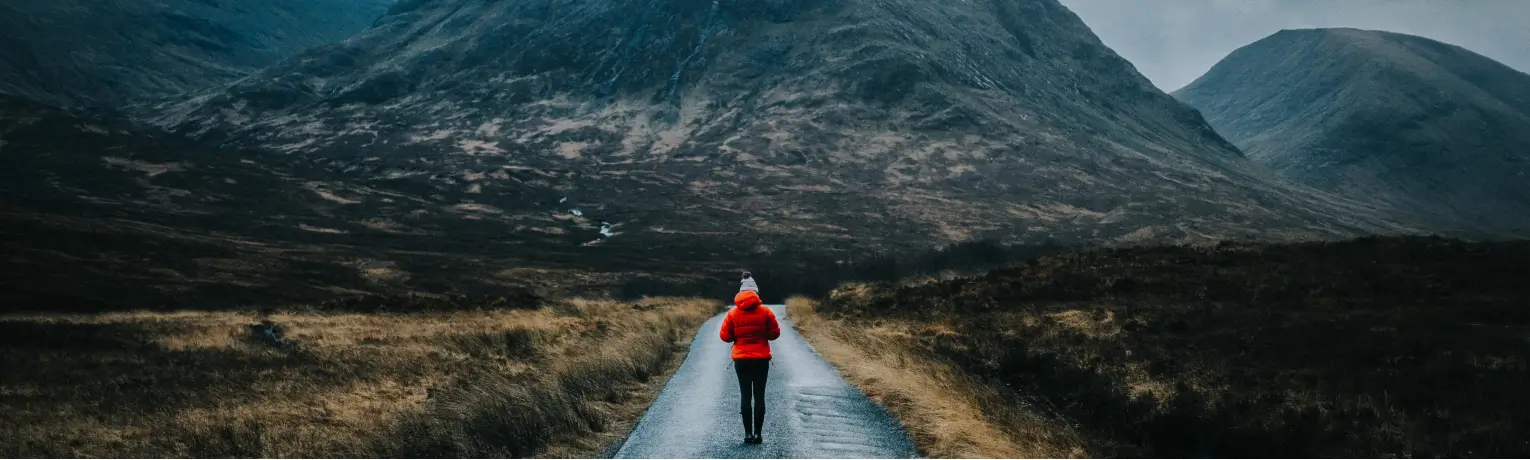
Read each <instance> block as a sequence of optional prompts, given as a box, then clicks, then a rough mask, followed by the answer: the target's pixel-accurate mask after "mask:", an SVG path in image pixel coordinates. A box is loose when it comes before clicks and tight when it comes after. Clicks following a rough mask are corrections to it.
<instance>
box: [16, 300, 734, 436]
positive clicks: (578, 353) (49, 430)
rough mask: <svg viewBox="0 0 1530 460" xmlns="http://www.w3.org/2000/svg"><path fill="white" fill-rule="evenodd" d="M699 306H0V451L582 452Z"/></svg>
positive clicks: (679, 341)
mask: <svg viewBox="0 0 1530 460" xmlns="http://www.w3.org/2000/svg"><path fill="white" fill-rule="evenodd" d="M716 310H717V306H716V304H715V303H714V302H709V301H697V300H685V299H649V300H643V301H640V302H636V303H620V302H611V301H590V300H572V301H565V302H561V303H559V304H557V305H556V306H549V307H544V308H525V307H520V308H509V307H501V306H492V307H485V308H481V309H475V310H473V311H444V310H441V311H435V310H432V311H423V312H414V313H326V312H322V311H315V310H314V309H308V308H302V309H296V310H293V311H287V312H263V313H262V312H194V311H187V312H170V313H162V312H126V313H106V314H96V315H25V316H17V315H12V316H4V317H0V367H3V368H4V369H6V370H7V371H6V372H4V373H0V412H4V413H5V414H6V417H4V418H3V420H0V456H4V457H203V458H207V457H398V456H413V457H443V456H444V457H462V456H467V457H483V456H511V457H529V456H538V455H544V454H546V453H547V452H549V451H550V450H553V451H557V452H559V453H560V455H571V456H591V455H594V454H596V453H598V449H599V448H600V447H602V446H590V445H583V444H581V443H582V442H583V439H584V438H587V437H590V435H591V434H602V432H603V431H611V430H613V429H616V428H618V427H619V426H620V425H622V424H623V423H627V422H628V421H627V420H625V419H624V418H626V417H630V416H631V415H632V414H634V413H636V412H635V411H634V410H633V409H632V407H633V406H635V405H637V406H640V405H645V404H646V401H642V400H638V399H635V398H637V397H638V396H641V395H642V394H643V392H642V391H639V390H641V389H642V388H644V387H645V386H653V385H652V383H653V382H651V381H650V380H651V379H653V378H654V377H656V376H660V375H662V374H663V372H664V371H665V370H666V369H665V368H666V365H667V364H668V363H671V362H672V361H673V357H674V356H675V355H677V354H678V353H677V352H679V351H682V350H683V349H684V348H683V347H684V341H685V340H687V339H688V338H689V337H690V335H691V334H693V333H694V332H695V328H696V327H698V326H699V325H700V324H701V323H702V322H704V321H705V320H706V319H707V318H708V317H710V316H711V315H712V314H714V313H715V312H716ZM382 311H390V310H388V309H383V310H382ZM276 329H279V330H280V331H281V336H280V338H281V341H280V342H271V341H270V340H269V339H266V338H264V337H267V336H265V335H263V333H262V332H259V331H265V330H276Z"/></svg>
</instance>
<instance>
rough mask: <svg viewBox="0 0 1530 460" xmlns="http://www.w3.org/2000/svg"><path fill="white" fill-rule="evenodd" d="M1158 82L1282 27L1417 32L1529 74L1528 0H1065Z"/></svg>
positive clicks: (1168, 86)
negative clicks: (1351, 28)
mask: <svg viewBox="0 0 1530 460" xmlns="http://www.w3.org/2000/svg"><path fill="white" fill-rule="evenodd" d="M1062 2H1063V4H1065V5H1067V6H1068V8H1069V9H1072V10H1073V12H1074V13H1077V14H1078V15H1079V17H1081V18H1083V19H1084V22H1085V23H1087V24H1089V27H1090V28H1091V29H1094V33H1095V34H1096V35H1099V36H1100V39H1101V40H1103V41H1104V42H1105V44H1106V45H1108V46H1110V47H1111V48H1112V49H1115V50H1116V53H1118V54H1120V55H1121V56H1123V57H1125V58H1126V59H1128V60H1130V61H1132V64H1134V65H1136V66H1137V70H1138V71H1139V72H1142V74H1143V75H1146V76H1147V77H1148V79H1151V80H1153V83H1154V84H1157V85H1158V87H1159V88H1160V89H1163V90H1164V91H1174V90H1176V89H1179V88H1181V87H1183V86H1185V85H1187V84H1189V83H1190V82H1191V81H1193V80H1195V79H1196V78H1197V77H1200V76H1201V74H1203V73H1205V72H1206V70H1208V69H1210V68H1211V66H1212V65H1213V64H1216V63H1217V61H1220V60H1221V59H1222V58H1223V57H1226V56H1227V54H1228V53H1231V52H1232V51H1233V50H1235V49H1238V48H1239V47H1241V46H1243V45H1247V44H1249V43H1253V42H1254V41H1257V40H1259V39H1261V38H1264V37H1267V36H1269V35H1270V34H1273V33H1275V32H1277V31H1279V30H1281V29H1304V28H1313V27H1354V28H1360V29H1374V30H1386V31H1391V32H1400V33H1405V34H1411V35H1418V36H1422V37H1427V38H1431V39H1435V40H1439V41H1442V42H1445V43H1450V44H1453V45H1459V46H1461V47H1463V48H1466V49H1469V50H1472V51H1475V52H1477V53H1480V54H1482V55H1484V56H1487V57H1490V58H1493V59H1495V60H1497V61H1499V62H1502V63H1504V64H1507V65H1508V66H1510V67H1513V68H1515V69H1517V70H1519V71H1521V72H1527V73H1530V0H1062Z"/></svg>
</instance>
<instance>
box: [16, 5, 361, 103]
mask: <svg viewBox="0 0 1530 460" xmlns="http://www.w3.org/2000/svg"><path fill="white" fill-rule="evenodd" d="M391 3H392V0H317V1H316V0H262V1H250V0H113V1H109V2H102V1H82V0H7V1H5V2H3V3H0V93H8V94H12V95H16V96H20V97H25V98H28V99H32V100H36V101H41V102H46V103H49V104H53V105H58V106H68V107H73V106H106V107H114V106H118V105H121V104H122V103H124V102H127V101H130V100H133V99H135V98H140V97H144V96H159V95H165V94H171V93H179V92H185V91H189V90H198V89H204V88H207V87H209V86H212V85H215V84H221V83H226V82H228V81H231V80H234V79H236V78H239V77H242V76H244V75H246V74H248V73H250V72H252V71H254V70H256V69H259V68H261V67H265V66H267V65H270V64H272V63H274V62H276V61H277V60H280V59H282V58H286V57H288V56H291V55H293V54H296V53H298V52H301V51H303V50H306V49H309V48H312V47H315V46H319V45H324V44H328V43H333V42H336V41H340V40H343V39H345V38H346V37H349V36H351V35H353V34H355V33H356V32H358V31H360V30H362V29H364V28H366V27H367V26H368V25H370V24H371V23H372V21H374V20H375V19H377V17H379V16H381V15H382V13H383V12H384V11H385V10H386V9H387V7H388V5H389V4H391Z"/></svg>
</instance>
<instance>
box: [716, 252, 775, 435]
mask: <svg viewBox="0 0 1530 460" xmlns="http://www.w3.org/2000/svg"><path fill="white" fill-rule="evenodd" d="M745 281H750V280H749V279H748V278H745ZM733 305H734V307H737V308H734V309H732V310H729V311H728V315H727V316H725V317H723V323H722V332H720V335H721V336H722V340H723V341H724V342H728V343H732V344H733V353H732V357H733V370H734V371H735V372H737V373H738V391H739V414H741V415H742V416H743V419H744V443H746V444H759V443H762V442H764V440H763V438H761V436H760V434H761V433H762V432H763V431H764V428H765V380H766V377H768V376H769V375H770V341H772V340H775V339H778V338H780V337H781V323H779V322H777V321H776V313H775V312H774V311H771V310H770V307H766V306H765V305H764V303H763V302H761V301H760V295H759V293H757V292H755V291H749V290H741V291H739V293H738V295H736V296H734V297H733ZM751 402H753V405H752V406H751V404H750V403H751Z"/></svg>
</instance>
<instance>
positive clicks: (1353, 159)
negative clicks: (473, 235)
mask: <svg viewBox="0 0 1530 460" xmlns="http://www.w3.org/2000/svg"><path fill="white" fill-rule="evenodd" d="M1175 95H1176V96H1177V97H1179V98H1180V99H1182V100H1184V101H1186V102H1188V103H1190V104H1192V105H1194V106H1195V107H1197V108H1199V109H1200V110H1201V112H1202V113H1204V114H1205V116H1206V118H1207V119H1208V121H1210V122H1211V124H1212V125H1213V126H1214V127H1216V129H1217V131H1218V132H1220V133H1221V134H1222V135H1224V136H1226V137H1227V139H1228V140H1231V141H1232V142H1233V143H1235V144H1237V145H1238V146H1239V147H1241V148H1242V149H1243V150H1244V151H1245V152H1246V153H1247V154H1248V155H1249V157H1250V158H1252V159H1253V160H1255V161H1257V162H1259V163H1263V164H1265V165H1267V166H1269V167H1271V168H1273V169H1274V170H1276V171H1279V172H1280V173H1283V174H1284V175H1286V176H1287V177H1289V178H1291V179H1294V180H1296V181H1300V182H1303V183H1306V184H1308V185H1312V186H1315V187H1317V188H1320V189H1325V190H1327V191H1331V192H1334V193H1336V194H1339V195H1344V196H1348V197H1351V198H1354V199H1358V200H1365V201H1369V202H1372V203H1374V206H1375V207H1376V208H1377V209H1378V210H1379V211H1380V212H1382V213H1384V214H1386V215H1388V216H1390V217H1391V218H1392V219H1395V220H1400V221H1406V222H1417V223H1419V224H1420V225H1421V226H1423V227H1426V228H1428V229H1430V230H1433V231H1437V232H1442V233H1447V234H1457V235H1467V236H1477V237H1502V236H1520V237H1523V236H1526V235H1530V174H1527V172H1530V75H1526V74H1524V73H1522V72H1519V71H1516V70H1514V69H1511V68H1509V67H1506V66H1504V65H1502V64H1499V63H1497V62H1494V61H1493V60H1491V59H1488V58H1486V57H1483V56H1481V55H1478V54H1476V53H1473V52H1471V51H1468V50H1465V49H1462V48H1460V47H1456V46H1452V45H1447V44H1443V43H1439V42H1435V41H1432V40H1429V39H1425V38H1421V37H1414V36H1409V35H1401V34H1394V33H1387V32H1376V31H1364V30H1354V29H1312V30H1287V31H1282V32H1280V33H1277V34H1275V35H1272V36H1270V37H1268V38H1265V39H1263V40H1260V41H1258V42H1255V43H1253V44H1251V45H1248V46H1246V47H1243V48H1241V49H1239V50H1237V51H1235V52H1233V53H1232V54H1231V55H1229V56H1228V57H1227V58H1226V59H1224V60H1223V61H1222V62H1221V63H1218V64H1217V65H1216V66H1215V67H1213V68H1212V69H1211V71H1210V72H1208V73H1207V74H1206V75H1205V76H1202V77H1201V78H1200V79H1198V80H1196V81H1195V82H1194V83H1192V84H1190V85H1189V86H1187V87H1185V88H1184V89H1181V90H1179V91H1177V92H1176V93H1175Z"/></svg>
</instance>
